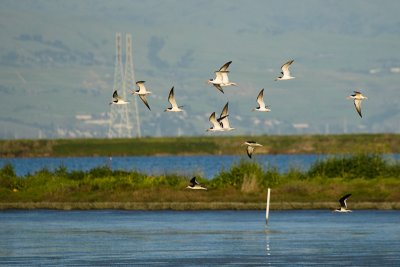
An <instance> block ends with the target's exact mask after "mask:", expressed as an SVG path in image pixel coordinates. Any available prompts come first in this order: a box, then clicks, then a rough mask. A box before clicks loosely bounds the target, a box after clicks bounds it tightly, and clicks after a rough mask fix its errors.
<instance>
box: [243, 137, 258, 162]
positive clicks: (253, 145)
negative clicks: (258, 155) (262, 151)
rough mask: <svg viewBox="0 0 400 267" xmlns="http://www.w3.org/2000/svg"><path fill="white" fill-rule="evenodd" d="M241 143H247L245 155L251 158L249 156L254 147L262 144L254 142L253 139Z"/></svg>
mask: <svg viewBox="0 0 400 267" xmlns="http://www.w3.org/2000/svg"><path fill="white" fill-rule="evenodd" d="M243 145H247V148H246V152H247V156H249V158H251V156H252V155H253V152H254V149H255V148H256V147H260V146H262V145H261V144H259V143H257V142H255V141H246V142H244V143H243Z"/></svg>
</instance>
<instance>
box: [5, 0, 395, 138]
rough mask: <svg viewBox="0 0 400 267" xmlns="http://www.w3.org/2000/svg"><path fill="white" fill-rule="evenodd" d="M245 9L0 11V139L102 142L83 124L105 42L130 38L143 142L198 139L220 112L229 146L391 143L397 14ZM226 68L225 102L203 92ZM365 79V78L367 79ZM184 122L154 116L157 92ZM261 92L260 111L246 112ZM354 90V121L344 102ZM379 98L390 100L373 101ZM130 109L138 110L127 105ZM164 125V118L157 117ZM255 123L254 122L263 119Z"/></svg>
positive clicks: (104, 81)
mask: <svg viewBox="0 0 400 267" xmlns="http://www.w3.org/2000/svg"><path fill="white" fill-rule="evenodd" d="M290 6H291V8H287V9H282V8H281V7H282V6H281V3H280V2H265V1H252V2H251V4H247V3H246V2H245V1H229V3H225V2H222V1H200V2H198V1H183V2H182V1H90V0H88V1H74V0H73V1H68V2H65V3H59V2H52V1H1V3H0V7H1V8H0V25H1V27H0V36H1V37H0V38H1V42H0V48H1V49H0V94H1V97H0V114H1V115H0V123H1V126H2V127H1V130H0V136H4V137H6V138H33V137H37V136H38V134H39V132H41V133H42V134H43V135H45V136H47V137H49V138H54V137H60V136H65V137H76V136H78V137H80V136H88V135H91V136H92V137H93V136H94V137H104V136H106V132H107V129H108V128H107V127H108V126H107V125H106V126H104V125H103V126H97V127H94V126H93V125H89V124H85V123H83V122H81V121H79V120H77V119H76V117H75V116H76V115H79V114H91V115H93V116H94V117H95V118H97V117H102V118H103V115H104V113H107V112H109V106H108V105H107V103H108V102H109V100H110V98H111V94H112V90H113V88H112V87H113V74H114V54H115V44H114V38H115V32H117V31H118V32H128V33H132V35H133V42H134V47H133V49H134V56H133V57H134V65H135V75H136V79H137V80H146V81H147V84H148V86H149V88H151V89H152V91H153V92H154V94H153V95H152V96H151V97H149V102H150V105H151V106H152V110H153V111H152V112H148V111H147V110H146V109H145V107H144V106H142V105H139V112H140V115H141V119H142V133H143V135H144V136H161V135H163V136H174V135H177V128H178V127H180V131H181V132H183V134H184V135H200V134H204V130H205V129H206V128H207V126H208V122H207V117H208V116H209V114H211V112H212V111H216V112H218V111H219V110H220V109H222V107H223V105H224V104H225V103H226V102H227V101H229V102H230V113H231V124H232V125H233V126H234V127H236V128H237V132H238V134H239V135H252V134H266V133H268V134H279V133H294V132H296V129H294V128H293V127H292V124H293V123H296V122H302V123H308V124H309V125H310V127H309V129H307V130H306V131H307V132H310V133H324V132H335V133H339V132H346V131H347V132H398V131H399V128H398V123H397V122H398V121H399V120H400V118H399V113H400V112H399V111H400V110H399V106H400V105H398V101H399V100H398V97H397V96H398V93H397V89H398V88H397V84H398V83H399V79H400V75H398V73H395V72H391V69H392V68H397V67H399V66H400V58H399V57H398V56H397V54H398V53H397V49H396V48H397V44H398V42H399V37H398V36H399V34H398V33H399V30H398V22H399V21H398V15H397V10H398V9H399V3H398V2H397V1H388V2H386V3H385V5H382V4H381V3H378V2H375V1H351V2H350V3H347V2H346V3H345V2H343V3H340V2H339V3H337V2H332V3H331V2H328V3H325V2H324V3H322V2H320V1H314V0H309V1H305V2H302V3H297V2H296V1H291V2H290ZM290 58H293V59H295V63H294V65H293V74H294V75H295V76H296V77H297V78H296V80H294V81H290V82H287V83H276V82H274V81H273V79H274V77H275V76H276V75H277V74H279V71H280V70H279V67H280V66H281V64H282V63H283V62H284V61H286V60H288V59H290ZM228 60H233V63H232V66H231V79H232V80H233V81H236V82H237V83H238V84H239V85H240V87H238V88H229V89H227V90H226V91H227V92H226V93H225V95H222V94H220V93H218V92H217V91H216V90H215V89H214V88H212V87H209V86H207V85H206V84H205V81H206V80H207V79H208V78H211V76H212V75H213V71H214V70H215V69H216V68H218V67H219V66H221V65H222V64H223V63H224V62H226V61H228ZM371 70H372V71H373V72H371ZM173 85H174V86H175V90H176V97H177V99H178V101H179V102H180V103H182V104H183V105H185V109H186V110H187V114H186V115H183V116H182V117H172V116H168V117H167V115H166V114H163V112H162V111H163V110H164V108H165V106H166V105H167V94H168V90H169V89H170V88H171V87H172V86H173ZM261 88H265V90H266V99H267V100H266V101H267V102H268V103H269V104H270V105H271V108H272V112H271V113H269V114H268V115H266V116H262V115H261V114H254V113H252V112H251V109H252V108H253V106H254V105H255V104H256V103H255V98H256V95H257V93H258V92H259V90H260V89H261ZM358 89H362V90H365V93H366V95H367V96H369V98H370V100H368V102H366V103H365V104H363V105H364V106H363V108H364V119H363V120H359V118H358V117H357V115H356V113H355V111H354V110H353V106H352V103H351V102H350V101H346V100H345V99H344V98H345V96H346V95H348V94H349V93H351V91H352V90H358ZM385 95H386V96H387V95H390V96H392V97H390V98H387V97H382V96H385ZM139 104H141V103H139ZM169 115H170V114H169ZM263 115H264V114H263Z"/></svg>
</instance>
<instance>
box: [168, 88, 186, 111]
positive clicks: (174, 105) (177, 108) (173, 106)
mask: <svg viewBox="0 0 400 267" xmlns="http://www.w3.org/2000/svg"><path fill="white" fill-rule="evenodd" d="M168 102H169V103H170V104H171V107H170V108H167V109H166V110H165V111H166V112H181V111H183V109H181V107H182V106H178V104H177V103H176V100H175V95H174V87H172V88H171V90H170V92H169V95H168Z"/></svg>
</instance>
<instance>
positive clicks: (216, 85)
mask: <svg viewBox="0 0 400 267" xmlns="http://www.w3.org/2000/svg"><path fill="white" fill-rule="evenodd" d="M213 85H214V87H215V88H217V89H218V90H219V91H220V92H221V93H224V90H223V89H222V87H221V85H219V84H215V83H214V84H213Z"/></svg>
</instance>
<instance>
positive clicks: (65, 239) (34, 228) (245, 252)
mask: <svg viewBox="0 0 400 267" xmlns="http://www.w3.org/2000/svg"><path fill="white" fill-rule="evenodd" d="M399 252H400V211H370V210H368V211H361V210H357V211H354V212H353V213H346V214H339V213H332V212H330V211H328V210H324V211H272V212H271V213H270V220H269V225H268V227H267V226H266V225H265V214H264V212H263V211H181V212H177V211H148V212H142V211H117V210H116V211H114V210H113V211H110V210H105V211H45V210H35V211H2V212H0V265H1V266H7V265H18V266H39V265H40V266H43V265H52V266H56V265H57V266H66V265H67V266H68V265H76V266H111V265H128V266H132V265H152V266H209V265H215V266H221V265H238V264H241V265H253V266H254V265H257V266H259V265H264V266H266V265H270V266H278V265H283V266H288V265H289V266H293V265H297V266H298V265H315V266H333V265H336V266H349V265H356V266H400V253H399Z"/></svg>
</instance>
